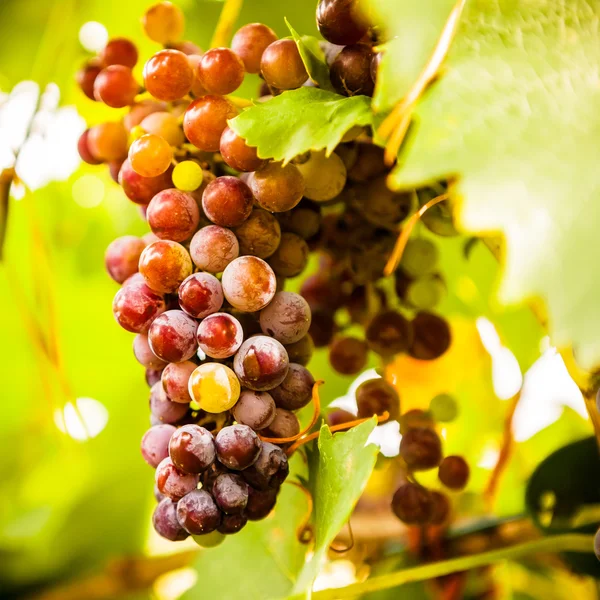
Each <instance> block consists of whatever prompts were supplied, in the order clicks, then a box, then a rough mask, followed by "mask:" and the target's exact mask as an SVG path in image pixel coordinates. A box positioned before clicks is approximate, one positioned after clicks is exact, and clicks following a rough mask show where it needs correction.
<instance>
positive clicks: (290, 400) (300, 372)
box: [270, 363, 370, 416]
mask: <svg viewBox="0 0 600 600" xmlns="http://www.w3.org/2000/svg"><path fill="white" fill-rule="evenodd" d="M314 385H315V379H314V377H313V376H312V375H311V373H310V371H309V370H308V369H306V368H305V367H303V366H302V365H299V364H297V363H290V366H289V369H288V372H287V375H286V376H285V379H284V380H283V381H282V382H281V383H280V384H279V385H278V386H277V387H276V388H273V389H272V390H271V391H270V394H271V396H272V397H273V400H274V401H275V404H276V405H277V407H278V408H285V409H286V410H299V409H300V408H303V407H305V406H306V405H307V404H308V403H309V402H310V400H311V397H312V389H313V386H314ZM369 416H370V415H369Z"/></svg>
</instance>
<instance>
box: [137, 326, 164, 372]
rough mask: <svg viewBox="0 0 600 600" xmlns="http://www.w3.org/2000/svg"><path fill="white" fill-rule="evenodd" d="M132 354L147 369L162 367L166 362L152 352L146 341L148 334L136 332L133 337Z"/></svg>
mask: <svg viewBox="0 0 600 600" xmlns="http://www.w3.org/2000/svg"><path fill="white" fill-rule="evenodd" d="M133 354H134V356H135V358H136V360H137V361H138V362H139V363H140V364H141V365H142V366H144V367H146V368H147V369H164V368H165V367H166V366H167V363H166V362H165V361H164V360H161V359H160V358H158V356H156V354H154V352H152V349H151V348H150V344H149V343H148V336H147V335H144V334H143V333H138V334H137V335H136V336H135V338H133Z"/></svg>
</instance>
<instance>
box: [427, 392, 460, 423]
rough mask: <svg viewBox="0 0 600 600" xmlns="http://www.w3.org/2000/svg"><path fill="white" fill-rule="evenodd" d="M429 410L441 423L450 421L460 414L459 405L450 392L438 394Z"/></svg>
mask: <svg viewBox="0 0 600 600" xmlns="http://www.w3.org/2000/svg"><path fill="white" fill-rule="evenodd" d="M429 412H430V413H431V414H432V416H433V418H434V419H435V420H436V421H438V422H439V423H450V422H452V421H454V420H455V419H456V417H457V416H458V405H457V403H456V400H455V399H454V398H453V397H452V396H450V395H449V394H438V395H437V396H435V398H433V399H432V400H431V402H430V404H429Z"/></svg>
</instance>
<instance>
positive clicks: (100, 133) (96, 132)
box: [87, 121, 127, 161]
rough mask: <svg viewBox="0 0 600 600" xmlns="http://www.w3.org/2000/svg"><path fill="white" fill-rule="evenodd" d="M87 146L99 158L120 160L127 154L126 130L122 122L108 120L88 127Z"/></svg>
mask: <svg viewBox="0 0 600 600" xmlns="http://www.w3.org/2000/svg"><path fill="white" fill-rule="evenodd" d="M87 139H88V148H89V150H90V152H91V153H92V156H95V157H96V158H98V159H99V160H103V161H110V160H120V159H121V158H125V157H126V156H127V132H126V131H125V127H123V124H122V123H119V122H112V121H109V122H107V123H101V124H100V125H95V126H94V127H92V128H90V133H89V135H88V138H87Z"/></svg>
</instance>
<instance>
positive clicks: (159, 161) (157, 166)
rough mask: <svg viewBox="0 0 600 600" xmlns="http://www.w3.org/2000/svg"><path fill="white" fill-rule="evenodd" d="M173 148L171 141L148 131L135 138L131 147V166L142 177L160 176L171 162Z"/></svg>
mask: <svg viewBox="0 0 600 600" xmlns="http://www.w3.org/2000/svg"><path fill="white" fill-rule="evenodd" d="M172 159H173V150H172V149H171V146H169V143H168V142H167V141H166V140H164V139H163V138H161V137H160V136H158V135H154V134H152V133H147V134H146V135H143V136H142V137H141V138H139V139H137V140H135V142H133V144H131V147H130V148H129V161H130V162H131V168H132V169H133V170H134V171H135V172H136V173H137V174H138V175H141V176H142V177H158V176H159V175H162V174H163V173H164V172H165V171H166V170H167V169H168V168H169V165H170V164H171V160H172Z"/></svg>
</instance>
